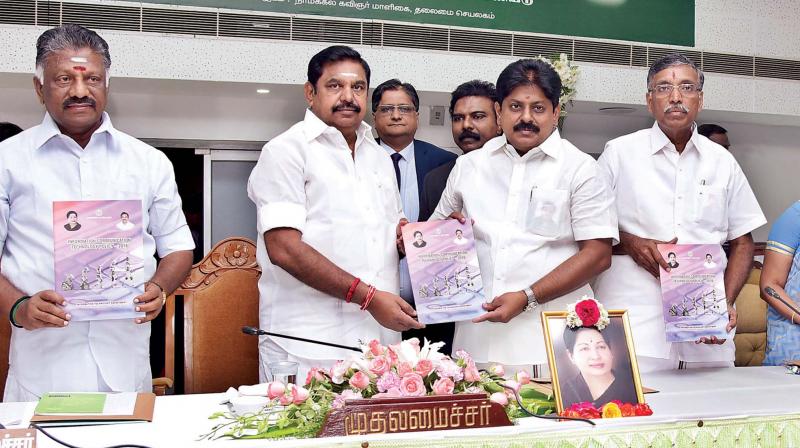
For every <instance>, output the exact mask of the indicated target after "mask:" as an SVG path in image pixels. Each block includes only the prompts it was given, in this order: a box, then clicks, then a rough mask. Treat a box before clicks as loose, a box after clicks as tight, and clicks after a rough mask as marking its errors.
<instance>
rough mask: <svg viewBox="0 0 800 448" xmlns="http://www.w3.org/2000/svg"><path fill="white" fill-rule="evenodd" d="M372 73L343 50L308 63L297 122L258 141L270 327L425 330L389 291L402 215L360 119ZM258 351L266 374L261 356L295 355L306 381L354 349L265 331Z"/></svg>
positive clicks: (353, 335)
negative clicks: (315, 369) (307, 376)
mask: <svg viewBox="0 0 800 448" xmlns="http://www.w3.org/2000/svg"><path fill="white" fill-rule="evenodd" d="M369 74H370V71H369V65H367V63H366V61H364V60H363V59H362V58H361V55H360V54H359V53H358V52H356V51H355V50H353V49H352V48H349V47H344V46H333V47H329V48H327V49H325V50H322V51H321V52H319V53H317V54H316V55H315V56H314V57H313V58H311V61H310V62H309V66H308V82H307V83H306V85H305V98H306V101H307V102H308V105H309V110H307V111H306V115H305V119H304V120H303V121H302V122H300V123H297V124H295V125H294V126H292V127H291V128H290V129H289V130H288V131H286V132H284V133H283V134H281V135H279V136H277V137H275V138H274V139H272V140H270V142H269V143H267V144H266V145H265V146H264V150H263V151H262V152H261V157H260V158H259V161H258V163H257V164H256V167H255V168H254V169H253V172H252V174H251V175H250V180H249V182H248V187H247V191H248V194H249V196H250V199H251V200H253V202H254V203H255V204H256V209H257V213H258V223H257V224H258V232H259V235H263V236H264V238H263V240H262V239H259V241H258V251H257V257H258V261H259V264H260V266H261V268H262V270H263V274H262V276H261V279H260V280H259V292H260V296H261V301H260V324H261V327H262V328H263V329H265V330H267V331H271V332H276V333H279V334H286V335H291V336H301V337H305V338H309V339H314V340H318V341H323V342H334V343H338V344H343V345H347V346H357V345H358V341H359V340H361V341H364V342H367V341H369V340H370V339H373V338H377V339H380V340H381V341H382V342H383V343H386V344H388V343H394V342H397V341H399V338H400V334H399V333H398V331H402V330H407V329H409V328H422V327H423V326H422V325H421V324H420V323H419V322H417V321H416V320H415V319H414V317H415V316H416V312H415V311H414V309H413V308H412V307H411V305H409V304H408V303H406V302H405V301H404V300H403V299H402V298H400V297H399V296H398V295H397V293H398V291H399V280H398V270H397V266H398V262H399V257H398V249H397V239H398V238H399V227H398V223H399V222H400V220H401V219H402V218H403V212H402V205H401V202H400V195H399V193H398V190H397V181H396V179H395V176H394V168H393V167H392V161H391V159H389V157H387V155H386V153H385V151H384V150H383V149H382V148H381V147H380V146H379V145H378V144H377V143H376V142H375V140H374V139H373V138H372V135H371V132H370V130H371V129H370V126H369V125H367V124H366V123H364V122H363V118H364V114H365V112H366V101H367V92H368V90H369ZM359 305H360V306H359ZM359 308H361V309H359ZM259 352H260V356H261V367H262V371H261V378H262V379H266V378H267V377H268V372H267V371H266V370H265V369H264V368H265V367H266V366H265V363H268V362H274V361H282V360H290V361H295V362H298V363H299V364H300V369H299V372H298V375H299V378H305V373H306V372H307V371H308V369H310V368H311V367H316V366H319V367H325V368H327V367H330V366H331V364H332V363H333V362H335V361H336V360H338V359H343V358H347V357H349V356H350V355H351V354H352V353H350V352H348V351H344V350H341V349H336V348H330V347H326V346H322V345H315V344H309V343H304V342H298V341H293V340H289V339H282V338H277V337H275V338H273V337H262V338H261V341H260V343H259Z"/></svg>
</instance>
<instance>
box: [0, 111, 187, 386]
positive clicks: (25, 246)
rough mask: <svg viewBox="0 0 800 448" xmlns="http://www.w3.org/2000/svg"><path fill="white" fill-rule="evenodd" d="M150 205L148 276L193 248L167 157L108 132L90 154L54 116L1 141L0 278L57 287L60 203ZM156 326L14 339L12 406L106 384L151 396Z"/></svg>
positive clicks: (92, 328) (106, 123)
mask: <svg viewBox="0 0 800 448" xmlns="http://www.w3.org/2000/svg"><path fill="white" fill-rule="evenodd" d="M133 198H141V200H142V207H143V215H142V216H143V220H144V222H143V223H142V225H143V228H144V229H145V232H143V233H144V235H143V236H144V241H143V242H144V251H143V257H142V258H143V259H144V263H145V264H144V278H146V279H149V278H150V277H152V275H153V273H154V272H155V268H156V261H155V259H154V258H153V254H154V253H155V252H156V250H157V251H158V254H159V256H161V257H165V256H167V255H169V254H170V253H172V252H174V251H179V250H192V249H193V248H194V242H193V240H192V236H191V233H190V232H189V228H188V227H187V225H186V219H185V217H184V215H183V212H182V211H181V199H180V197H179V196H178V189H177V186H176V185H175V175H174V173H173V170H172V165H171V164H170V162H169V160H168V159H167V157H166V156H165V155H164V154H163V153H162V152H160V151H158V150H156V149H155V148H153V147H151V146H149V145H147V144H145V143H143V142H141V141H139V140H136V139H135V138H133V137H131V136H129V135H127V134H124V133H122V132H120V131H118V130H116V129H114V127H113V126H112V124H111V120H110V119H109V117H108V115H107V114H103V124H102V125H101V126H100V128H99V129H97V130H96V131H95V132H94V134H93V135H92V138H91V140H90V141H89V144H88V145H86V148H81V147H80V146H78V144H77V143H75V142H74V141H73V140H72V139H70V138H69V137H67V136H65V135H63V134H61V132H60V131H59V129H58V127H57V125H56V124H55V122H54V121H53V120H52V118H51V117H50V116H49V115H46V116H45V118H44V121H43V122H42V124H41V125H39V126H35V127H33V128H31V129H28V130H27V131H25V132H23V133H21V134H19V135H17V136H15V137H12V138H10V139H8V140H6V141H5V142H3V143H0V249H2V259H0V272H2V274H3V275H4V276H5V277H6V278H7V279H8V280H9V281H10V282H11V283H12V284H14V285H15V286H16V287H17V288H19V289H21V290H22V291H24V292H25V293H26V294H34V293H36V292H39V291H42V290H47V289H54V288H55V285H54V280H53V278H54V262H53V201H75V200H108V199H133ZM149 339H150V324H149V323H147V324H142V325H137V324H135V323H134V321H133V320H109V321H94V322H70V324H69V325H68V326H67V327H65V328H43V329H39V330H33V331H29V330H24V329H20V328H14V329H13V333H12V336H11V352H10V355H9V357H10V361H9V362H10V372H9V378H10V379H11V378H13V379H15V381H16V384H13V385H9V386H10V387H7V388H6V396H5V399H6V400H7V401H15V400H17V399H22V398H25V399H31V397H32V396H39V395H41V394H42V393H44V392H47V391H90V390H97V388H98V372H99V373H100V375H101V377H102V381H104V382H105V383H106V385H108V386H109V387H110V388H111V390H115V391H135V390H150V389H151V387H152V386H151V384H150V383H151V373H150V356H149Z"/></svg>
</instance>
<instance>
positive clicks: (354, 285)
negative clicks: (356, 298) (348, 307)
mask: <svg viewBox="0 0 800 448" xmlns="http://www.w3.org/2000/svg"><path fill="white" fill-rule="evenodd" d="M359 283H361V279H360V278H358V277H356V278H355V279H354V280H353V283H351V284H350V289H348V290H347V295H346V296H345V298H344V301H345V302H347V303H350V302H351V301H352V300H353V294H355V292H356V288H357V287H358V284H359Z"/></svg>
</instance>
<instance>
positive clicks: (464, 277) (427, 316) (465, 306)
mask: <svg viewBox="0 0 800 448" xmlns="http://www.w3.org/2000/svg"><path fill="white" fill-rule="evenodd" d="M402 229H403V244H404V245H405V249H406V257H407V259H408V270H409V273H410V274H411V285H412V287H413V288H414V303H415V304H416V307H417V315H418V317H419V321H420V322H422V323H423V324H436V323H442V322H456V321H460V320H469V319H473V318H475V317H478V316H480V315H482V314H484V313H485V311H484V310H483V308H482V307H481V305H482V304H483V303H484V301H485V299H484V294H483V282H482V281H481V272H480V268H479V266H478V255H477V253H476V252H475V240H474V239H473V235H472V224H471V223H470V222H469V220H467V222H466V223H465V224H461V223H460V222H458V220H456V219H446V220H442V221H428V222H416V223H409V224H406V225H404V226H403V227H402Z"/></svg>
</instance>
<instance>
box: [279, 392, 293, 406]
mask: <svg viewBox="0 0 800 448" xmlns="http://www.w3.org/2000/svg"><path fill="white" fill-rule="evenodd" d="M280 403H281V406H289V405H290V404H292V397H290V396H288V395H286V394H283V395H281V401H280Z"/></svg>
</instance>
